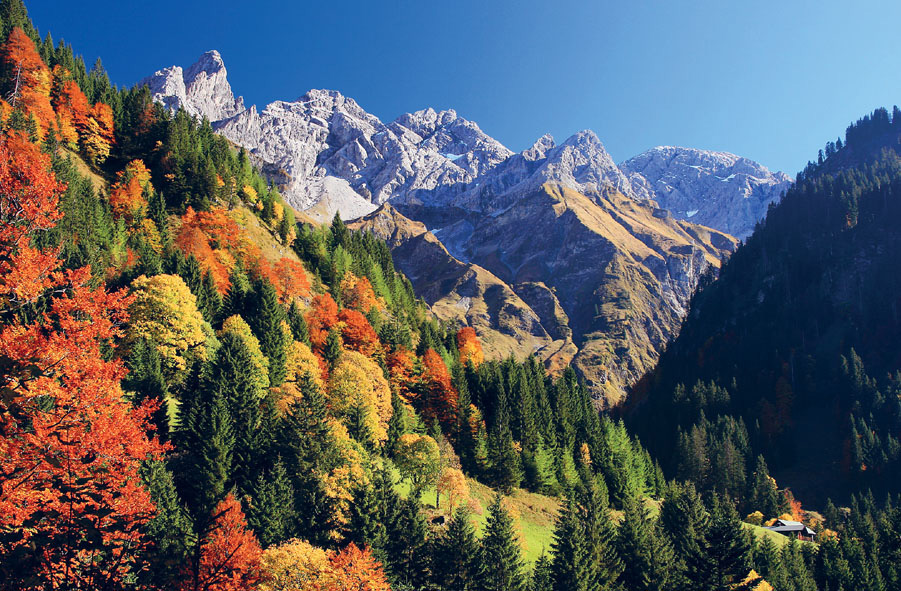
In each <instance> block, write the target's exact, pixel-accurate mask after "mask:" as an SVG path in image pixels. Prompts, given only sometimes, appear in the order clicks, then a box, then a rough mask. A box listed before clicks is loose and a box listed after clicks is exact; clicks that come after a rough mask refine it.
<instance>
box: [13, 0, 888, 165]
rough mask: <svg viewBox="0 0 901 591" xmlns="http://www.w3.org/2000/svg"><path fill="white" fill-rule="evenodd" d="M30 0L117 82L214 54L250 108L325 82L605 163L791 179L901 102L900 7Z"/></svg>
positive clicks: (379, 107)
mask: <svg viewBox="0 0 901 591" xmlns="http://www.w3.org/2000/svg"><path fill="white" fill-rule="evenodd" d="M26 3H27V6H28V8H29V11H30V14H31V16H32V19H33V20H34V21H35V24H36V25H37V27H38V28H39V29H40V30H41V32H42V33H46V32H47V31H50V32H51V33H52V35H53V37H54V39H56V40H57V41H58V40H59V39H60V38H64V39H65V40H66V41H68V42H69V43H71V44H72V45H73V46H74V47H75V49H76V51H77V52H78V53H81V54H82V55H83V56H84V57H85V59H86V60H87V61H88V62H89V63H91V62H93V61H94V59H96V57H98V56H99V57H101V58H102V59H103V63H104V65H105V67H106V69H107V71H108V72H109V74H110V76H111V78H112V79H113V81H114V82H115V83H117V84H120V85H131V84H133V83H135V82H137V81H138V80H139V79H140V78H142V77H144V76H145V75H147V74H149V73H152V72H153V71H155V70H157V69H160V68H162V67H166V66H169V65H173V64H179V65H184V66H187V65H190V64H191V63H193V61H194V60H196V58H197V57H198V56H199V55H200V54H201V53H202V52H203V51H205V50H208V49H218V50H219V51H220V52H221V53H222V55H223V58H224V60H225V63H226V66H227V68H228V71H229V81H230V82H231V84H232V87H233V88H234V90H235V92H236V93H237V94H241V95H243V96H244V97H245V100H246V101H247V103H248V104H258V105H263V104H265V103H267V102H270V101H272V100H276V99H286V100H293V99H295V98H297V97H299V96H300V95H302V94H303V93H304V92H305V91H306V90H308V89H310V88H329V89H336V90H339V91H341V92H342V93H344V94H346V95H348V96H351V97H353V98H354V99H356V100H357V102H359V103H360V105H361V106H362V107H363V108H365V109H366V110H368V111H370V112H372V113H374V114H375V115H377V116H378V117H380V118H381V119H383V120H386V121H388V120H391V119H394V118H395V117H397V116H398V115H400V114H401V113H404V112H407V111H413V110H417V109H422V108H425V107H429V106H431V107H434V108H436V109H439V108H454V109H456V110H457V112H458V113H459V114H460V115H462V116H464V117H466V118H468V119H472V120H475V121H477V122H478V123H479V125H480V126H481V127H482V129H483V130H484V131H485V132H486V133H488V134H490V135H492V136H494V137H496V138H497V139H498V140H500V141H501V142H503V143H505V144H506V145H507V146H508V147H510V148H511V149H513V150H522V149H525V148H527V147H529V146H530V145H531V144H532V142H533V141H534V140H535V139H536V138H538V137H539V136H541V135H542V134H544V133H546V132H550V133H551V134H552V135H554V137H555V138H556V139H557V141H558V142H562V141H563V140H564V139H566V137H568V136H569V135H571V134H573V133H575V132H577V131H579V130H581V129H593V130H594V131H595V132H596V133H597V134H598V136H599V137H600V138H601V140H602V141H603V142H604V144H605V145H606V147H607V149H608V151H609V152H610V153H611V154H612V156H613V158H614V159H615V160H617V161H621V160H625V159H626V158H628V157H631V156H633V155H635V154H638V153H640V152H641V151H643V150H645V149H647V148H650V147H653V146H656V145H682V146H691V147H696V148H705V149H713V150H725V151H729V152H734V153H737V154H740V155H742V156H747V157H749V158H752V159H755V160H758V161H760V162H762V163H763V164H764V165H766V166H768V167H770V168H771V169H774V170H777V169H778V170H784V171H786V172H788V173H789V174H792V175H794V174H795V173H796V172H797V171H798V170H799V169H801V168H802V167H803V166H804V164H805V163H806V162H807V161H808V160H810V159H812V158H815V156H816V151H817V150H818V149H819V148H821V147H822V146H823V144H824V143H825V142H826V141H828V140H833V139H835V138H836V137H838V136H839V135H843V134H844V129H845V127H847V125H848V124H849V123H850V122H851V121H852V120H855V119H857V118H858V117H860V116H862V115H864V114H865V113H867V112H869V111H871V110H872V109H874V108H875V107H878V106H891V105H893V104H895V103H901V72H899V69H898V67H897V63H898V58H899V57H901V34H899V33H898V25H899V23H901V2H897V0H895V1H885V2H876V1H869V0H860V1H857V2H854V3H850V2H840V1H838V0H820V1H816V2H814V1H806V0H782V1H768V0H762V1H758V2H736V1H734V0H718V1H707V0H697V1H681V2H680V1H672V0H670V1H642V0H633V1H628V0H627V1H619V2H607V1H606V0H594V1H591V0H584V1H571V0H556V1H554V2H548V1H547V0H516V1H508V0H458V1H456V2H446V1H443V2H433V1H431V0H418V1H416V0H413V1H394V0H383V1H381V2H378V1H373V0H368V1H365V2H359V1H356V0H344V1H342V2H332V1H329V0H321V1H318V2H285V1H281V2H276V1H272V0H256V1H254V2H247V1H241V2H233V1H230V0H219V1H208V0H200V1H195V2H191V1H188V2H167V3H146V2H134V1H122V0H119V1H112V0H105V1H99V2H92V1H90V0H80V1H78V2H61V1H60V0H30V1H29V0H26ZM135 14H137V15H138V16H134V15H135Z"/></svg>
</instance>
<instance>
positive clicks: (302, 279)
mask: <svg viewBox="0 0 901 591" xmlns="http://www.w3.org/2000/svg"><path fill="white" fill-rule="evenodd" d="M268 277H269V280H270V281H271V282H272V284H273V285H274V286H275V289H276V291H277V292H278V296H279V300H280V301H281V302H282V303H284V304H287V303H290V302H293V301H294V300H295V299H296V298H304V297H307V296H308V295H309V294H310V279H309V277H308V276H307V271H306V269H304V266H303V264H302V263H300V262H298V261H295V260H294V259H291V258H288V257H282V258H281V259H279V260H278V262H276V263H275V265H273V267H272V272H271V273H269V274H268Z"/></svg>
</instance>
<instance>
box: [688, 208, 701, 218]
mask: <svg viewBox="0 0 901 591" xmlns="http://www.w3.org/2000/svg"><path fill="white" fill-rule="evenodd" d="M698 211H700V210H698V209H692V210H691V211H689V212H686V213H685V217H687V218H691V217H694V216H695V214H696V213H698Z"/></svg>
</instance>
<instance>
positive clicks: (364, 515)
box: [344, 471, 389, 551]
mask: <svg viewBox="0 0 901 591" xmlns="http://www.w3.org/2000/svg"><path fill="white" fill-rule="evenodd" d="M375 478H376V480H377V481H378V479H380V478H389V476H388V475H387V474H386V473H385V472H384V471H382V472H381V473H380V474H379V473H377V474H376V475H375ZM381 485H382V483H380V482H377V483H375V485H374V486H369V485H364V484H359V485H357V486H356V487H355V488H354V491H353V503H351V505H350V518H349V520H348V524H347V532H346V534H345V536H344V539H345V541H346V542H353V543H354V544H356V545H357V547H358V548H366V547H369V548H374V549H381V548H384V547H385V524H384V522H383V507H381V506H380V498H379V497H380V494H379V493H380V491H379V490H378V488H377V487H378V486H381ZM375 551H377V550H375Z"/></svg>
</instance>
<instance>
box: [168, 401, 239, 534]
mask: <svg viewBox="0 0 901 591" xmlns="http://www.w3.org/2000/svg"><path fill="white" fill-rule="evenodd" d="M184 406H187V407H188V408H186V409H185V408H184ZM182 408H183V415H182V425H181V429H180V431H179V437H178V442H177V443H178V449H179V450H181V451H182V452H183V456H182V467H181V469H180V470H179V475H180V477H181V489H182V491H183V493H182V495H181V497H182V498H184V499H185V501H186V503H187V506H188V508H189V510H190V511H191V513H192V516H193V518H194V523H195V530H196V531H197V532H198V535H200V534H201V533H202V532H204V531H205V529H206V526H208V525H209V519H210V516H211V514H212V511H213V509H214V508H215V507H216V505H218V504H219V502H220V501H221V500H223V499H224V498H225V495H226V493H228V491H229V486H230V484H229V483H230V482H231V471H232V453H233V450H234V446H235V436H234V433H233V431H232V421H231V416H230V414H229V411H228V404H227V403H226V401H225V399H224V397H223V396H222V395H221V394H219V392H217V391H212V392H200V393H198V394H197V395H196V396H195V398H194V399H193V400H192V401H190V404H188V405H183V407H182Z"/></svg>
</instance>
